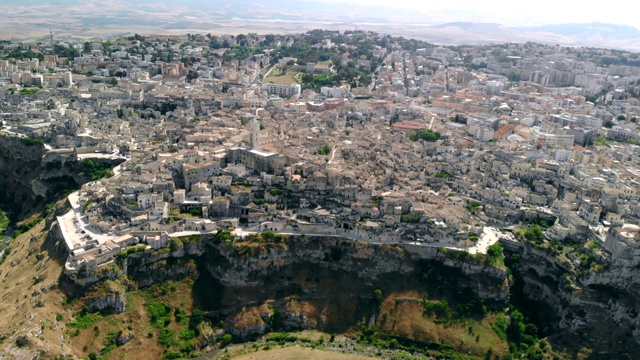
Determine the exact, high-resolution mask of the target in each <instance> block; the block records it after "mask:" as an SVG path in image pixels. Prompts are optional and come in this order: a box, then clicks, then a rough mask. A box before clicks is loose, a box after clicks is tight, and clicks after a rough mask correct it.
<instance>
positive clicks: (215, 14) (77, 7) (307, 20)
mask: <svg viewBox="0 0 640 360" xmlns="http://www.w3.org/2000/svg"><path fill="white" fill-rule="evenodd" d="M328 1H329V2H328ZM0 11H1V12H2V13H4V14H5V17H4V18H3V21H2V22H0V39H12V40H15V41H22V40H39V41H45V40H46V39H48V37H49V28H50V27H51V29H52V30H53V32H54V35H55V36H56V38H58V39H65V40H72V39H84V40H86V39H90V38H106V37H114V36H123V35H132V34H133V33H140V34H163V33H164V34H167V33H170V34H179V33H196V32H200V33H205V34H206V33H216V34H224V33H226V34H233V33H240V32H257V33H269V32H278V33H295V32H304V31H307V30H311V29H318V28H325V29H332V30H353V29H355V28H357V29H362V30H371V31H376V32H379V33H383V34H391V35H401V36H405V37H412V38H417V39H421V40H426V41H430V42H433V43H438V44H453V45H460V44H483V43H484V44H486V43H504V42H527V41H534V42H541V43H547V44H561V45H566V46H594V47H605V48H617V49H627V50H634V51H640V30H638V29H636V28H635V27H632V26H626V25H616V24H606V23H599V22H594V23H587V24H553V25H543V26H528V27H510V26H505V25H501V24H497V23H494V22H486V21H482V19H489V18H491V17H490V16H487V14H478V13H473V12H465V11H430V10H429V9H428V7H417V8H416V9H411V10H409V11H408V10H407V9H399V8H393V7H385V6H359V5H356V4H349V3H336V2H330V0H272V1H270V2H268V3H265V2H261V1H257V0H182V1H179V2H177V1H175V0H136V1H134V0H104V1H101V2H97V1H88V0H20V1H16V0H0ZM489 15H490V14H489ZM459 20H463V21H459ZM478 20H479V21H478ZM523 20H526V17H524V18H523ZM523 23H524V22H523Z"/></svg>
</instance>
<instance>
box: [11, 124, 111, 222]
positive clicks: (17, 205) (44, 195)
mask: <svg viewBox="0 0 640 360" xmlns="http://www.w3.org/2000/svg"><path fill="white" fill-rule="evenodd" d="M46 152H47V150H46V149H45V148H44V145H42V144H39V143H37V142H28V141H25V140H23V139H20V138H18V137H12V136H5V135H0V169H2V170H3V173H2V176H0V205H2V206H3V208H6V209H7V210H9V211H10V212H11V213H12V215H13V217H14V218H15V219H20V218H23V217H24V215H27V214H31V213H33V212H34V211H37V210H38V206H42V205H44V204H45V202H47V201H52V200H57V198H56V196H59V195H60V194H62V193H64V192H66V191H68V190H72V189H78V188H80V185H82V184H84V183H86V182H88V181H90V179H89V177H88V174H87V173H86V169H85V166H83V164H82V163H81V162H68V163H66V164H64V165H61V164H60V163H58V164H55V163H48V164H43V163H42V157H43V156H44V155H45V154H46ZM95 161H96V162H100V163H104V164H107V165H109V166H115V165H117V164H119V163H121V162H122V161H123V160H121V159H117V160H111V159H96V160H95Z"/></svg>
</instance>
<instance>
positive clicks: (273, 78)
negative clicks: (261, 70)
mask: <svg viewBox="0 0 640 360" xmlns="http://www.w3.org/2000/svg"><path fill="white" fill-rule="evenodd" d="M300 76H302V75H301V73H299V72H297V71H294V70H291V69H288V70H287V71H286V72H285V73H282V69H280V68H275V69H273V70H271V72H270V73H269V76H268V77H266V78H264V79H262V83H264V84H267V83H274V84H279V85H291V84H299V83H300Z"/></svg>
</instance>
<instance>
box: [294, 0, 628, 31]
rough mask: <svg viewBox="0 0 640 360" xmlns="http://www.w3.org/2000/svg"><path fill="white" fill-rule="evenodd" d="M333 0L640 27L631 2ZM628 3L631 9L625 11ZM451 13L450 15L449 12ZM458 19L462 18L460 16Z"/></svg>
mask: <svg viewBox="0 0 640 360" xmlns="http://www.w3.org/2000/svg"><path fill="white" fill-rule="evenodd" d="M304 1H318V0H304ZM319 1H323V2H330V3H347V4H358V5H363V6H367V5H368V6H371V5H378V6H386V7H397V8H407V9H412V10H419V11H421V12H423V11H424V12H452V11H454V12H456V14H455V16H454V17H452V18H451V20H452V21H482V22H496V23H501V24H503V25H508V26H528V25H545V24H560V23H563V24H566V23H586V22H596V21H598V22H603V23H612V24H621V25H629V26H633V27H636V28H640V17H639V16H638V15H637V11H635V9H636V7H635V6H634V5H631V3H626V4H625V3H624V2H615V4H617V5H616V6H612V5H613V4H614V3H613V2H612V3H610V5H607V3H606V2H597V3H594V2H591V1H585V0H582V1H575V0H535V1H530V2H520V1H504V0H483V1H478V0H455V1H445V0H439V1H429V0H427V1H424V0H423V1H421V0H392V1H389V0H349V1H345V0H319ZM624 6H628V7H629V10H631V11H624V9H623V7H624ZM448 15H450V14H448ZM456 18H458V19H456Z"/></svg>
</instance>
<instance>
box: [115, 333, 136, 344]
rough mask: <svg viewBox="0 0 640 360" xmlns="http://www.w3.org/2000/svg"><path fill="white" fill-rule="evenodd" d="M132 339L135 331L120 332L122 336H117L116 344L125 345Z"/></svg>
mask: <svg viewBox="0 0 640 360" xmlns="http://www.w3.org/2000/svg"><path fill="white" fill-rule="evenodd" d="M132 339H133V333H127V334H120V336H118V337H117V338H116V345H118V346H122V345H125V344H126V343H128V342H129V341H131V340H132Z"/></svg>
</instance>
